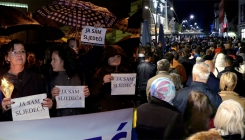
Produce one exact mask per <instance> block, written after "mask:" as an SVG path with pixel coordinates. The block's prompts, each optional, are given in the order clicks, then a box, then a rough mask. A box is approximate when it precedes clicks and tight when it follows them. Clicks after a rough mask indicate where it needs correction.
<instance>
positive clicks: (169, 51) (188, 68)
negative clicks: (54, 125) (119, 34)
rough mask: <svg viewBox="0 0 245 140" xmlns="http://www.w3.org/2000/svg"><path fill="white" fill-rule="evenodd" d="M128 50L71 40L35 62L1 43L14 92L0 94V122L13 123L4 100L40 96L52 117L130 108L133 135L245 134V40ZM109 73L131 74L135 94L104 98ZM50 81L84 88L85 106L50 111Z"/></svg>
mask: <svg viewBox="0 0 245 140" xmlns="http://www.w3.org/2000/svg"><path fill="white" fill-rule="evenodd" d="M79 46H80V47H79ZM81 46H82V47H81ZM132 50H133V51H132V52H133V53H132V54H128V53H126V52H125V50H124V49H123V48H122V47H120V46H118V45H108V46H105V47H101V46H99V47H97V46H90V45H79V42H78V41H77V40H76V39H74V38H72V39H69V40H68V41H67V43H61V44H60V43H59V44H56V45H55V46H52V47H50V48H48V49H47V50H46V51H45V54H43V58H44V59H43V60H42V61H40V60H37V58H36V55H37V54H36V53H34V52H27V50H26V47H25V44H24V43H23V42H21V41H19V40H12V41H11V42H9V43H8V44H7V45H3V46H2V47H1V56H0V57H2V60H3V62H2V63H1V64H2V65H1V71H0V78H1V79H3V78H6V79H7V80H8V81H9V82H11V83H13V85H14V90H13V93H12V95H11V98H6V97H5V96H4V95H3V94H0V96H1V99H2V103H1V110H2V111H1V114H0V120H1V121H12V120H13V119H12V114H11V104H14V102H13V101H11V99H14V98H19V97H26V96H30V95H36V94H41V93H47V98H45V99H44V101H43V103H42V105H43V107H48V108H49V113H50V116H51V117H62V116H71V115H79V114H87V113H95V112H104V111H112V110H118V109H124V108H132V107H135V108H136V109H137V122H136V124H137V125H136V134H137V137H138V139H185V138H188V139H190V140H191V139H198V138H199V137H202V138H203V139H211V138H212V139H245V137H244V130H245V125H244V117H245V115H244V109H245V99H244V97H245V93H244V90H243V86H244V85H245V82H244V81H245V43H244V42H242V41H241V40H236V39H232V38H188V39H182V40H181V41H179V42H175V41H170V40H169V39H166V48H165V51H163V50H164V49H162V43H161V42H158V43H156V42H154V41H153V42H152V43H147V45H146V46H140V47H139V49H138V52H134V51H135V50H137V49H135V48H134V49H132ZM39 55H40V54H39ZM112 73H137V77H136V78H137V82H136V89H135V93H136V94H135V95H111V81H112V80H113V79H114V77H113V76H112V75H111V74H112ZM57 85H59V86H80V85H83V86H84V89H83V92H84V96H85V108H64V109H57V108H56V105H57V103H56V96H59V93H60V89H59V88H58V87H57Z"/></svg>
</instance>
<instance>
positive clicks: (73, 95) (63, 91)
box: [55, 86, 85, 108]
mask: <svg viewBox="0 0 245 140" xmlns="http://www.w3.org/2000/svg"><path fill="white" fill-rule="evenodd" d="M56 87H58V88H59V89H60V94H59V96H56V97H55V98H56V102H57V107H56V108H84V107H85V96H84V92H83V89H84V86H56Z"/></svg>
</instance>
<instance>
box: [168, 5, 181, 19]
mask: <svg viewBox="0 0 245 140" xmlns="http://www.w3.org/2000/svg"><path fill="white" fill-rule="evenodd" d="M170 10H172V11H173V12H174V14H175V15H176V17H177V20H178V22H179V18H178V16H177V14H176V12H175V11H174V8H173V7H170Z"/></svg>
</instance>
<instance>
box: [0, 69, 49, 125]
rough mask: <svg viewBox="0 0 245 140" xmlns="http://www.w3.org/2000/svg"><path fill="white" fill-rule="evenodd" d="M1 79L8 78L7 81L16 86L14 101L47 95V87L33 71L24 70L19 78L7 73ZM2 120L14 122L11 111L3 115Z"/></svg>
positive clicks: (13, 94) (13, 95)
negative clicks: (37, 95)
mask: <svg viewBox="0 0 245 140" xmlns="http://www.w3.org/2000/svg"><path fill="white" fill-rule="evenodd" d="M1 77H2V78H3V77H4V78H6V80H8V81H9V82H11V83H13V84H14V91H13V93H12V96H11V98H12V99H14V98H20V97H26V96H31V95H36V94H42V93H46V91H45V86H44V84H43V83H42V82H41V80H40V79H39V76H38V74H36V73H34V72H32V71H29V70H26V69H24V70H23V71H22V72H20V73H19V74H18V76H15V75H12V74H9V73H5V74H4V75H2V76H1ZM2 78H1V79H2ZM1 112H2V111H1ZM1 120H3V121H12V120H13V119H12V113H11V110H8V111H6V112H5V113H3V114H2V118H1Z"/></svg>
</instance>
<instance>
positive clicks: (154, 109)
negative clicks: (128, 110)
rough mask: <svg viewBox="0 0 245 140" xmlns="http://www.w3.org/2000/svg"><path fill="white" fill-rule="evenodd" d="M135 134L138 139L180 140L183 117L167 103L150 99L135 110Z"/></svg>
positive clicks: (182, 129)
mask: <svg viewBox="0 0 245 140" xmlns="http://www.w3.org/2000/svg"><path fill="white" fill-rule="evenodd" d="M136 132H137V135H138V139H144V140H152V139H154V140H155V139H181V138H182V136H183V132H184V128H183V117H182V114H181V112H180V111H179V110H178V109H176V108H175V107H174V106H172V105H170V104H169V103H167V102H165V101H162V100H159V99H157V98H155V97H152V98H151V101H150V102H149V103H145V104H143V105H141V106H139V107H138V108H137V124H136Z"/></svg>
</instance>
